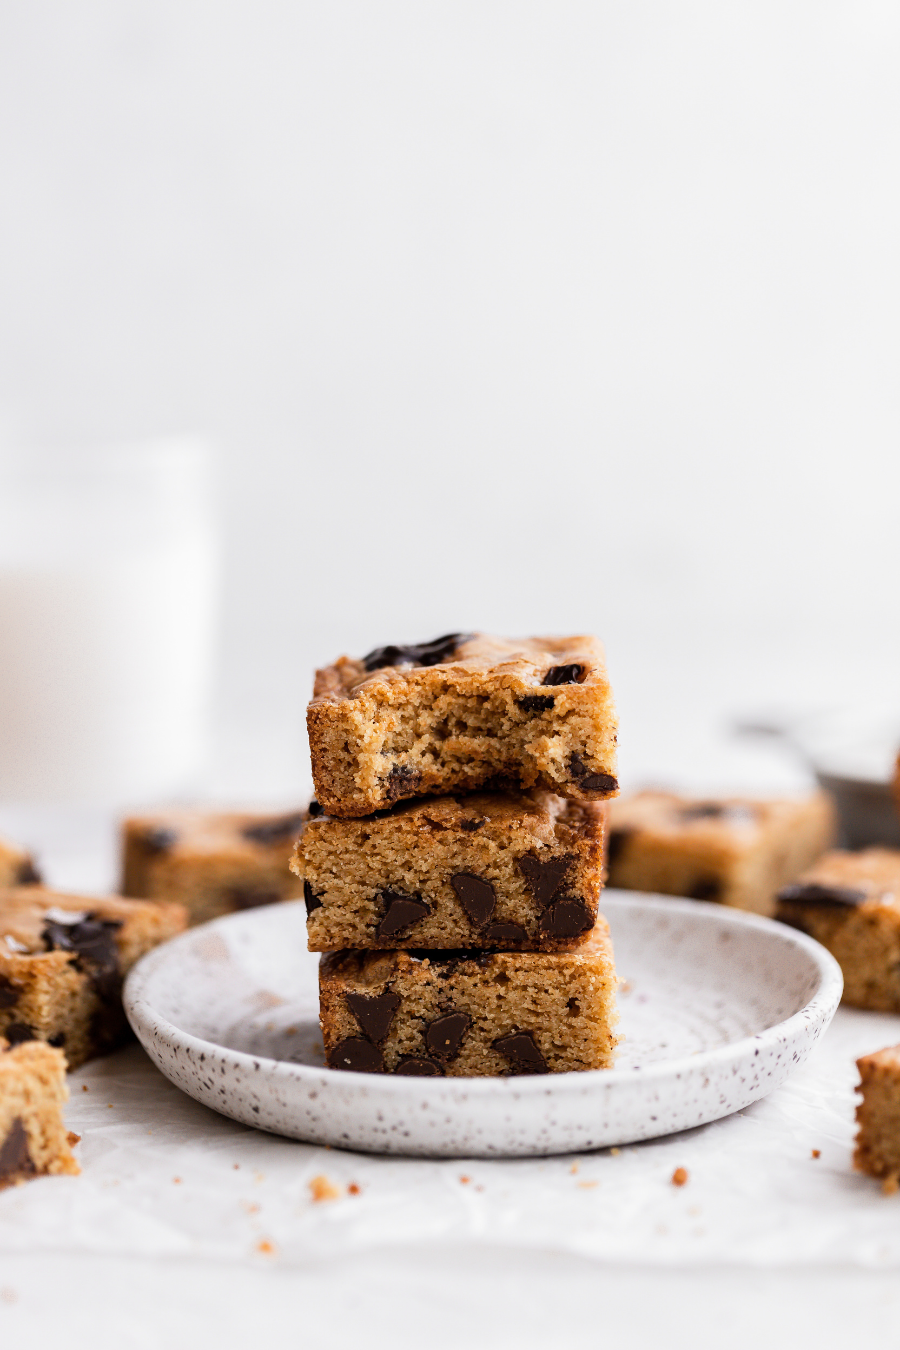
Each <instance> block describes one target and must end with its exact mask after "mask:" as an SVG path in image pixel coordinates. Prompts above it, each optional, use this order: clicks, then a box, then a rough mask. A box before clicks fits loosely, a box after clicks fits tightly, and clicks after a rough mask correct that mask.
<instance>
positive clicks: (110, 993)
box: [42, 909, 122, 999]
mask: <svg viewBox="0 0 900 1350" xmlns="http://www.w3.org/2000/svg"><path fill="white" fill-rule="evenodd" d="M121 927H122V924H121V922H120V921H119V920H117V919H98V918H97V917H96V915H94V914H92V913H88V914H80V913H75V912H72V911H66V910H62V909H52V910H48V912H47V914H46V915H45V918H44V931H43V934H42V936H43V940H44V946H45V947H46V949H47V951H48V952H54V951H62V952H72V953H73V954H74V956H75V962H74V964H75V967H76V969H78V970H83V971H84V973H85V974H86V975H88V976H89V977H90V980H91V983H92V984H93V985H94V988H95V989H96V991H97V993H98V994H99V995H100V997H101V998H103V999H117V998H118V996H119V992H120V989H121V984H122V976H121V972H120V970H119V949H118V947H117V946H116V938H115V934H116V931H117V929H119V928H121Z"/></svg>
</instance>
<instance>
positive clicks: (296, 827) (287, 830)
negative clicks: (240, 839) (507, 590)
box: [241, 811, 305, 844]
mask: <svg viewBox="0 0 900 1350" xmlns="http://www.w3.org/2000/svg"><path fill="white" fill-rule="evenodd" d="M304 820H305V816H304V813H303V812H302V811H294V812H292V814H291V815H289V816H273V817H272V818H271V820H260V821H257V823H256V824H255V825H245V826H244V828H243V830H242V831H241V834H242V835H243V836H244V838H245V839H252V840H253V842H254V843H255V844H277V843H278V841H279V840H281V839H285V840H286V839H291V838H292V837H293V836H294V835H295V834H299V833H300V830H301V829H302V828H303V823H304Z"/></svg>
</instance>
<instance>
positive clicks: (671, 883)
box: [608, 792, 834, 914]
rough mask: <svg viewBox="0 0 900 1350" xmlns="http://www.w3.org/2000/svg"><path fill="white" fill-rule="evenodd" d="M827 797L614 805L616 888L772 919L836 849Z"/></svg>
mask: <svg viewBox="0 0 900 1350" xmlns="http://www.w3.org/2000/svg"><path fill="white" fill-rule="evenodd" d="M833 834H834V812H833V809H832V807H831V804H830V801H829V799H828V797H826V796H825V794H824V793H815V794H813V795H811V796H809V797H806V798H803V799H799V800H791V799H770V800H768V801H755V800H751V799H749V798H745V797H723V798H715V799H710V798H696V797H685V796H679V795H678V794H676V793H674V792H638V793H636V794H635V795H634V796H631V797H622V798H620V799H619V800H618V801H616V802H612V803H610V813H609V834H608V838H609V848H608V866H609V878H608V884H609V885H610V886H621V887H624V888H625V889H626V890H635V891H660V892H662V893H663V894H664V895H687V896H692V897H693V898H694V899H695V900H716V901H719V902H721V903H722V904H724V905H732V906H733V907H735V908H736V909H747V910H753V911H754V912H756V913H757V914H772V913H773V912H774V909H775V897H776V895H777V893H778V890H779V888H780V887H782V886H784V885H785V883H786V882H788V881H792V880H793V879H794V878H795V877H797V876H798V875H799V874H800V873H801V872H802V871H803V869H804V867H808V866H809V864H810V863H811V862H812V861H813V860H814V859H815V858H817V857H819V855H820V854H821V853H822V852H823V851H824V850H825V849H826V848H827V847H828V845H829V844H830V843H831V841H832V838H833Z"/></svg>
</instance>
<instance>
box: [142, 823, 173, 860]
mask: <svg viewBox="0 0 900 1350" xmlns="http://www.w3.org/2000/svg"><path fill="white" fill-rule="evenodd" d="M177 839H178V834H177V832H176V831H175V830H165V829H163V828H162V827H161V826H159V827H157V828H156V829H149V830H144V832H143V833H142V835H141V843H142V844H143V846H144V852H145V853H149V854H151V855H152V854H154V853H168V851H169V849H170V848H171V847H172V845H173V844H174V843H175V842H176V841H177Z"/></svg>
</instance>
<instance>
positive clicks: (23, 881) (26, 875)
mask: <svg viewBox="0 0 900 1350" xmlns="http://www.w3.org/2000/svg"><path fill="white" fill-rule="evenodd" d="M41 879H42V878H41V874H40V872H39V871H38V870H37V868H36V867H35V865H34V863H33V862H32V861H31V859H30V858H26V859H25V861H24V862H21V863H19V870H18V871H17V872H16V885H17V886H39V885H40V884H41Z"/></svg>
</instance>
